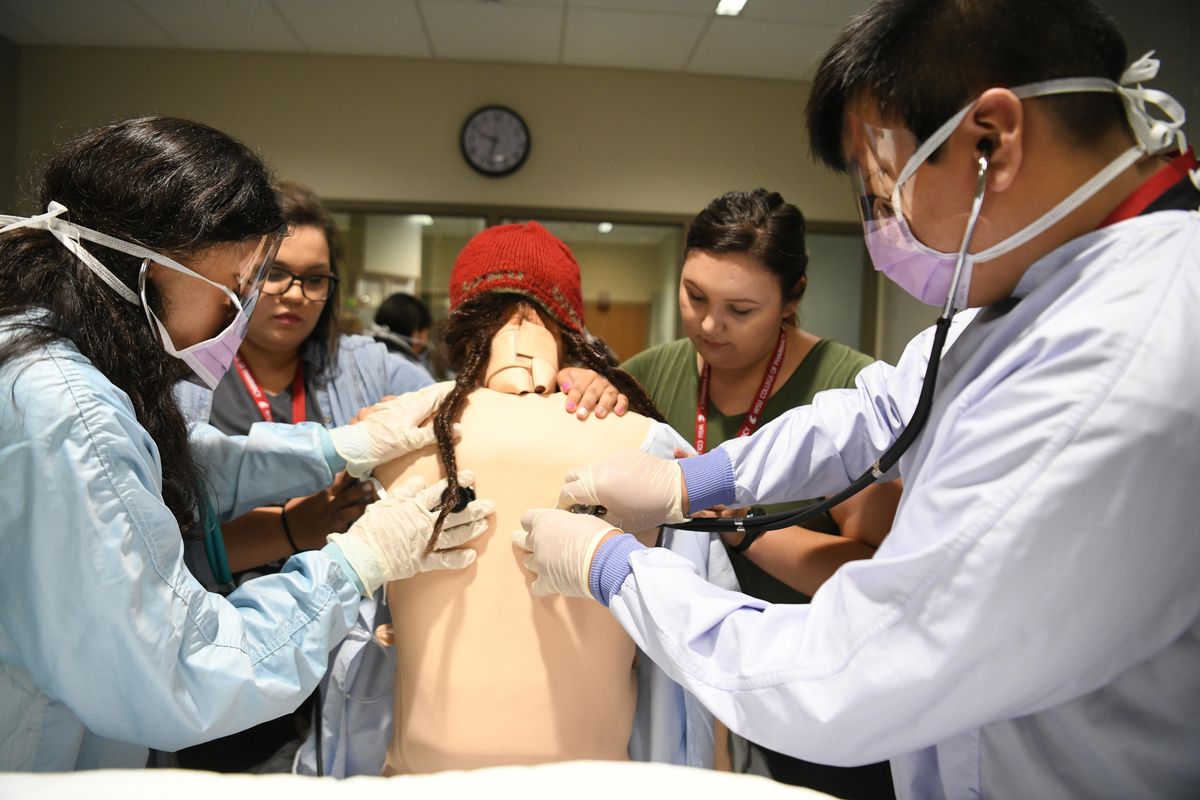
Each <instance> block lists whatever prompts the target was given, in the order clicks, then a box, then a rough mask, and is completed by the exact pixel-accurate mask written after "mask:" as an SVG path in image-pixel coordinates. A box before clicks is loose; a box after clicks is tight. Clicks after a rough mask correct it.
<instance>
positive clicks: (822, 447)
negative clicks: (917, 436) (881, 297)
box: [700, 315, 966, 507]
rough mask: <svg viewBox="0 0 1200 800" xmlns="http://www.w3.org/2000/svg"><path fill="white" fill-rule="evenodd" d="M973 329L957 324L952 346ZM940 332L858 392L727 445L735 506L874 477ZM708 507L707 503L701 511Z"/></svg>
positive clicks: (824, 491)
mask: <svg viewBox="0 0 1200 800" xmlns="http://www.w3.org/2000/svg"><path fill="white" fill-rule="evenodd" d="M960 316H963V315H960ZM965 324H966V317H965V316H963V318H962V319H958V318H956V319H955V321H954V322H953V323H952V325H951V333H950V336H948V337H947V340H948V342H952V341H953V338H951V337H953V336H955V335H957V333H958V332H959V331H961V329H962V328H963V327H965ZM933 332H934V331H933V328H929V329H927V330H925V331H923V332H921V333H920V334H919V335H917V337H916V338H914V339H913V340H912V341H911V342H909V344H908V346H907V347H906V348H905V350H904V354H903V355H902V356H901V358H900V361H899V363H898V364H897V366H895V367H893V366H892V365H890V364H888V363H886V362H883V361H877V362H875V363H874V364H870V365H868V366H867V367H865V368H863V369H862V370H861V371H860V372H859V374H858V376H857V377H856V378H855V388H853V389H829V390H826V391H823V392H819V393H817V395H816V396H815V397H814V398H813V402H812V404H811V405H807V406H800V407H798V408H793V409H791V410H789V411H787V412H785V413H784V414H783V415H782V416H780V417H778V418H776V419H774V420H772V421H771V422H770V423H768V424H766V425H764V426H763V427H762V428H760V429H759V430H757V431H755V433H754V434H753V435H752V436H748V437H740V438H736V439H730V440H729V441H726V442H724V443H723V444H722V445H721V446H720V449H721V450H722V451H724V453H725V454H726V455H727V456H728V457H729V460H730V465H731V467H732V470H733V475H732V479H733V481H734V484H735V495H736V500H735V503H736V504H737V505H739V506H748V505H753V504H758V503H764V504H765V503H784V502H789V501H794V500H796V499H797V498H810V497H824V496H826V495H830V494H833V493H835V492H837V491H840V490H841V489H843V488H845V487H846V486H847V485H848V484H849V483H850V482H851V481H852V480H854V479H855V478H857V477H858V476H859V475H861V474H863V473H864V472H866V471H867V470H868V469H869V468H870V466H871V464H872V463H873V462H874V461H875V460H876V459H877V458H879V456H880V455H882V453H883V452H884V450H886V449H887V448H888V447H889V446H890V445H891V444H892V443H893V442H894V441H895V440H896V437H898V436H899V435H900V433H901V432H902V431H903V430H904V426H905V424H906V423H907V422H908V420H909V418H910V417H911V416H912V412H913V410H914V409H915V408H916V406H917V398H918V396H919V395H920V392H921V381H922V378H923V377H924V375H925V366H926V364H927V363H928V361H929V348H930V346H931V344H932V342H933ZM947 346H948V345H947ZM780 454H786V456H784V457H780ZM889 477H895V475H891V476H889ZM705 505H706V503H705V502H704V501H703V499H702V498H701V500H700V507H704V506H705Z"/></svg>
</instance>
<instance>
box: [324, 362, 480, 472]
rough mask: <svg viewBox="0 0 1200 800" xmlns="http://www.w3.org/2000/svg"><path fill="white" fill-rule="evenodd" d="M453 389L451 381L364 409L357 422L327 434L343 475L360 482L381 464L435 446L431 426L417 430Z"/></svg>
mask: <svg viewBox="0 0 1200 800" xmlns="http://www.w3.org/2000/svg"><path fill="white" fill-rule="evenodd" d="M453 388H454V382H453V381H444V382H442V383H435V384H434V385H432V386H426V387H425V388H424V389H420V390H418V391H415V392H408V393H407V394H402V395H400V396H399V397H397V398H394V399H392V400H386V401H384V402H382V403H377V404H375V405H374V406H371V407H370V408H369V409H364V410H363V412H360V415H359V417H358V419H359V420H360V421H359V422H357V423H355V424H353V425H343V426H341V427H340V428H334V429H333V430H331V431H329V438H330V439H332V440H333V449H334V450H337V452H338V455H340V456H341V457H342V458H344V459H346V471H347V472H349V473H350V474H351V475H352V476H354V477H355V478H361V477H362V476H363V475H365V474H367V473H368V472H370V471H371V470H372V469H374V468H375V467H376V466H378V465H380V464H383V463H385V462H387V461H392V460H393V459H397V458H399V457H400V456H402V455H405V454H407V453H411V452H413V451H414V450H420V449H421V448H422V447H428V446H429V445H432V444H433V443H434V442H436V441H437V440H436V439H435V438H434V435H433V426H432V425H427V426H425V427H424V428H421V427H418V426H419V425H420V424H421V423H422V422H424V421H425V420H427V419H429V418H430V417H432V416H433V414H434V412H436V411H437V408H438V406H440V405H441V404H442V401H443V400H445V399H446V395H448V394H450V390H451V389H453ZM455 427H457V426H455Z"/></svg>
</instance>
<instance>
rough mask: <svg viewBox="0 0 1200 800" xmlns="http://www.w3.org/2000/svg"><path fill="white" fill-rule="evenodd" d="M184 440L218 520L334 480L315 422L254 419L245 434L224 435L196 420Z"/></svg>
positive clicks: (224, 520) (313, 488)
mask: <svg viewBox="0 0 1200 800" xmlns="http://www.w3.org/2000/svg"><path fill="white" fill-rule="evenodd" d="M189 440H190V442H191V445H192V450H193V452H194V453H195V454H196V460H197V461H198V462H199V463H200V465H201V467H202V468H203V469H204V473H205V474H204V477H205V483H206V487H205V488H206V489H207V494H208V496H209V498H210V499H211V500H212V502H213V505H214V506H215V507H216V509H217V516H218V518H219V519H220V520H221V521H222V522H228V521H229V520H231V519H233V518H235V517H238V516H241V515H242V514H245V513H246V512H247V511H250V510H251V509H254V508H258V507H259V506H265V505H271V504H275V503H282V502H284V501H285V500H289V499H291V498H293V497H303V496H305V495H309V494H312V493H313V492H316V491H320V490H321V489H324V488H325V487H326V486H328V485H329V484H330V483H331V482H332V481H333V471H332V470H331V468H330V465H329V460H328V458H327V457H326V454H325V447H324V443H323V439H322V429H321V426H320V425H319V424H317V423H315V422H301V423H299V424H298V425H284V424H280V423H275V422H256V423H254V424H253V425H251V426H250V433H249V434H247V435H246V436H226V435H225V434H223V433H221V432H220V431H219V430H217V429H216V428H214V427H213V426H211V425H208V424H206V423H197V424H194V425H192V426H191V428H190V436H189Z"/></svg>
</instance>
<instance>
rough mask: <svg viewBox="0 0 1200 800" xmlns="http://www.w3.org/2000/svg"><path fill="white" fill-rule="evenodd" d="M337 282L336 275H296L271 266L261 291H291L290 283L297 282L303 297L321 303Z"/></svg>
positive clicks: (265, 292) (267, 292)
mask: <svg viewBox="0 0 1200 800" xmlns="http://www.w3.org/2000/svg"><path fill="white" fill-rule="evenodd" d="M337 282H338V278H337V276H336V275H297V274H296V273H294V272H289V271H287V270H286V269H284V268H283V267H271V269H270V270H269V271H268V272H267V279H266V280H265V281H264V282H263V287H262V292H263V294H273V295H280V294H287V293H288V292H289V291H291V288H292V284H294V283H299V284H300V291H301V293H302V294H303V295H304V296H305V298H307V299H309V300H312V301H313V302H314V303H323V302H325V301H326V300H328V299H329V295H331V294H333V287H335V286H337Z"/></svg>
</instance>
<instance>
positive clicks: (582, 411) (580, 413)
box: [575, 406, 588, 419]
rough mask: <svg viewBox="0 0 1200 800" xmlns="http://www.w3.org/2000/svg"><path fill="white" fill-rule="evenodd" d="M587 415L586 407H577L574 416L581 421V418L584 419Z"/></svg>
mask: <svg viewBox="0 0 1200 800" xmlns="http://www.w3.org/2000/svg"><path fill="white" fill-rule="evenodd" d="M587 415H588V409H587V406H580V407H579V411H577V412H576V413H575V416H577V417H579V418H580V419H583V418H584V417H586V416H587Z"/></svg>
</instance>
